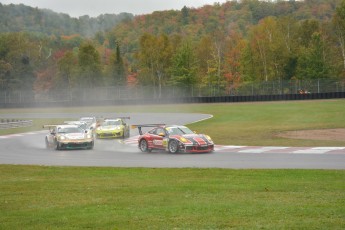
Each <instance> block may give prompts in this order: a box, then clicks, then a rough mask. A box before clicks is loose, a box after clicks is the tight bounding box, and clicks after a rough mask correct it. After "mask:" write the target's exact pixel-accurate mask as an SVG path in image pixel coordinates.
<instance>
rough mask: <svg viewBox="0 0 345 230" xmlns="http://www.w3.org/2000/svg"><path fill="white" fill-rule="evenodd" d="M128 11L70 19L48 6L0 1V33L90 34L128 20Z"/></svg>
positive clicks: (129, 17) (87, 35)
mask: <svg viewBox="0 0 345 230" xmlns="http://www.w3.org/2000/svg"><path fill="white" fill-rule="evenodd" d="M132 18H133V15H132V14H129V13H121V14H118V15H116V14H103V15H99V16H98V17H96V18H91V17H89V16H87V15H85V16H82V17H79V18H72V17H70V16H69V15H68V14H62V13H55V12H53V11H51V10H48V9H38V8H33V7H30V6H25V5H23V4H20V5H14V4H10V5H2V4H1V3H0V32H1V33H4V32H21V31H26V32H31V33H43V34H46V35H56V36H60V35H72V34H80V35H82V36H86V37H91V36H94V35H95V34H96V33H97V32H100V31H103V32H105V31H107V30H109V29H111V28H113V27H114V26H116V25H117V24H118V23H119V22H121V21H123V20H126V19H128V20H131V19H132Z"/></svg>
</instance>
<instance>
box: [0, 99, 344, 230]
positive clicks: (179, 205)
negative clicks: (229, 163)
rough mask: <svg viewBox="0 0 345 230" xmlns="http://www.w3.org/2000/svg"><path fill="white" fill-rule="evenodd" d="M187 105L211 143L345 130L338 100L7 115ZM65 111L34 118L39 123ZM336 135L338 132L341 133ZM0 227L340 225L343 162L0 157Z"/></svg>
mask: <svg viewBox="0 0 345 230" xmlns="http://www.w3.org/2000/svg"><path fill="white" fill-rule="evenodd" d="M85 111H86V112H90V113H92V112H119V113H120V112H121V113H126V112H135V113H137V112H160V113H161V112H166V113H170V112H188V113H206V114H213V115H214V117H213V118H212V119H209V120H206V121H203V122H199V123H194V124H190V125H189V127H191V128H192V129H193V130H196V131H198V132H205V133H207V134H210V135H211V136H212V137H213V139H214V140H215V142H216V143H217V144H233V145H275V146H278V145H284V146H320V145H321V146H345V142H343V141H306V140H289V139H283V138H277V137H276V136H275V134H277V133H279V132H282V131H289V130H308V129H327V128H345V100H328V101H309V102H308V101H298V102H268V103H241V104H240V103H239V104H198V105H154V106H119V107H92V108H86V107H85V108H84V107H80V108H54V109H53V108H42V109H6V110H5V109H0V113H2V114H10V113H30V112H32V113H54V112H66V113H78V112H85ZM62 120H64V119H61V120H59V119H57V120H53V119H51V120H43V119H35V120H34V126H33V127H30V128H23V129H14V130H10V131H4V130H0V135H4V134H8V133H13V132H26V131H32V130H40V129H41V127H42V124H45V123H54V122H56V123H58V122H61V121H62ZM344 141H345V140H344ZM0 181H1V183H0V229H35V230H36V229H345V206H344V203H345V171H344V170H293V169H291V170H232V169H212V168H210V169H196V168H186V169H157V168H99V167H45V166H19V165H0Z"/></svg>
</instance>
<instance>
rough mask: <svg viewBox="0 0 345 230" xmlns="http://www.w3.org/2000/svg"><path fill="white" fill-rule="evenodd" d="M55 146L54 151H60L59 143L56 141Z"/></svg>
mask: <svg viewBox="0 0 345 230" xmlns="http://www.w3.org/2000/svg"><path fill="white" fill-rule="evenodd" d="M55 144H56V145H55V149H56V150H60V149H61V148H60V143H59V142H58V141H56V142H55Z"/></svg>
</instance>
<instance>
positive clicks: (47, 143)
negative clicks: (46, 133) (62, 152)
mask: <svg viewBox="0 0 345 230" xmlns="http://www.w3.org/2000/svg"><path fill="white" fill-rule="evenodd" d="M45 142H46V148H47V149H49V142H48V138H47V137H46V138H45Z"/></svg>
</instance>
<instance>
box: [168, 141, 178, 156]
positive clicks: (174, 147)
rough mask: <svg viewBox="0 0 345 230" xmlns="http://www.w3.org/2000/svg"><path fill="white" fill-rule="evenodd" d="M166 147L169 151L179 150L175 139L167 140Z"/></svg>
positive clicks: (175, 151)
mask: <svg viewBox="0 0 345 230" xmlns="http://www.w3.org/2000/svg"><path fill="white" fill-rule="evenodd" d="M168 149H169V152H170V153H177V152H178V151H179V146H178V142H177V141H176V140H171V141H169V145H168Z"/></svg>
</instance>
